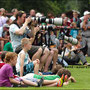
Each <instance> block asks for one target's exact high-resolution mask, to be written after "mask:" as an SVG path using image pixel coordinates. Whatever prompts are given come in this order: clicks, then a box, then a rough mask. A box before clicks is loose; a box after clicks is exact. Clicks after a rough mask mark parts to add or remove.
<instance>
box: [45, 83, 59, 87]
mask: <svg viewBox="0 0 90 90" xmlns="http://www.w3.org/2000/svg"><path fill="white" fill-rule="evenodd" d="M45 86H48V87H54V86H57V83H53V84H49V85H45Z"/></svg>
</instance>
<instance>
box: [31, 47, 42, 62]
mask: <svg viewBox="0 0 90 90" xmlns="http://www.w3.org/2000/svg"><path fill="white" fill-rule="evenodd" d="M41 54H42V48H39V49H38V51H37V52H36V53H35V54H34V55H33V57H32V61H34V60H36V59H40V57H41Z"/></svg>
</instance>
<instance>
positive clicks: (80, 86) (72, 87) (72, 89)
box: [0, 57, 90, 90]
mask: <svg viewBox="0 0 90 90" xmlns="http://www.w3.org/2000/svg"><path fill="white" fill-rule="evenodd" d="M87 61H88V62H89V63H90V57H87ZM67 69H69V70H70V71H71V73H72V76H74V77H75V79H76V81H77V82H76V83H71V82H70V83H69V85H67V86H63V87H40V88H39V87H26V88H24V87H19V88H5V87H0V90H10V89H12V90H19V89H21V90H90V66H88V67H85V66H82V65H80V66H69V67H68V68H67Z"/></svg>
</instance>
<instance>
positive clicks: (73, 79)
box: [68, 76, 76, 83]
mask: <svg viewBox="0 0 90 90" xmlns="http://www.w3.org/2000/svg"><path fill="white" fill-rule="evenodd" d="M69 80H71V82H74V83H75V82H76V80H75V78H74V77H72V76H70V77H69V78H68V81H69Z"/></svg>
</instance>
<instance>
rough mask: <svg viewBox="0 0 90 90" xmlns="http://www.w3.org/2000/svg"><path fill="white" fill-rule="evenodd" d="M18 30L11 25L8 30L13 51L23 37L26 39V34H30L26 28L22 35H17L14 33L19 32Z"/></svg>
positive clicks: (14, 25) (15, 26)
mask: <svg viewBox="0 0 90 90" xmlns="http://www.w3.org/2000/svg"><path fill="white" fill-rule="evenodd" d="M19 29H20V28H19V27H18V26H17V25H16V24H11V25H10V28H9V33H10V38H11V44H12V47H13V50H14V51H15V49H16V48H17V47H18V46H19V45H20V44H21V40H22V39H23V38H25V37H27V34H28V33H30V30H28V29H27V28H26V30H25V32H24V34H23V35H17V34H16V33H15V31H16V30H19Z"/></svg>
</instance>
